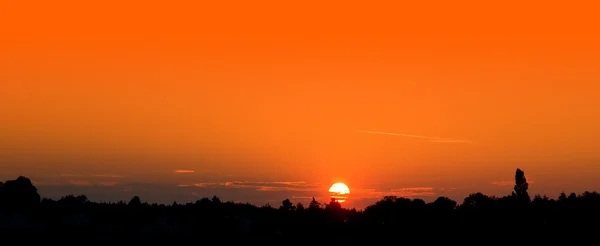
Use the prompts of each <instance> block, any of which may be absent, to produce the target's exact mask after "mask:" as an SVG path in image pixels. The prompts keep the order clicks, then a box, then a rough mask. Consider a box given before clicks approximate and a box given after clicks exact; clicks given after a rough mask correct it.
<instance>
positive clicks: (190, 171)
mask: <svg viewBox="0 0 600 246" xmlns="http://www.w3.org/2000/svg"><path fill="white" fill-rule="evenodd" d="M174 172H175V173H195V172H196V171H194V170H175V171H174Z"/></svg>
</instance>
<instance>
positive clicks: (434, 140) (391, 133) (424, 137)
mask: <svg viewBox="0 0 600 246" xmlns="http://www.w3.org/2000/svg"><path fill="white" fill-rule="evenodd" d="M357 132H362V133H369V134H379V135H389V136H399V137H409V138H420V139H426V140H429V142H434V143H468V144H471V143H473V142H471V141H467V140H457V139H445V138H437V137H429V136H420V135H412V134H403V133H395V132H377V131H364V130H357Z"/></svg>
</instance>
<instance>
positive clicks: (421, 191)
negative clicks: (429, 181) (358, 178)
mask: <svg viewBox="0 0 600 246" xmlns="http://www.w3.org/2000/svg"><path fill="white" fill-rule="evenodd" d="M435 195H436V192H435V189H434V188H432V187H408V188H398V189H390V190H386V191H381V190H376V189H353V190H352V191H351V192H350V196H352V197H356V198H359V199H381V198H383V197H384V196H397V197H406V198H416V197H431V196H435Z"/></svg>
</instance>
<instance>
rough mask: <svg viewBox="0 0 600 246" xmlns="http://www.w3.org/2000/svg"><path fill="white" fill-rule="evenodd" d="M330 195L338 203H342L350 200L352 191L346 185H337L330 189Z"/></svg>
mask: <svg viewBox="0 0 600 246" xmlns="http://www.w3.org/2000/svg"><path fill="white" fill-rule="evenodd" d="M329 194H330V195H331V198H333V199H335V200H336V201H337V202H339V203H342V202H345V201H346V200H348V195H350V189H349V188H348V186H347V185H346V184H344V183H335V184H333V185H332V186H331V188H329Z"/></svg>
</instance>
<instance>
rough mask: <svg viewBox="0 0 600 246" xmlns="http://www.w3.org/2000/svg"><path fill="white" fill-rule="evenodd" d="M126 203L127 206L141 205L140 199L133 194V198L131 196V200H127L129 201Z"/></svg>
mask: <svg viewBox="0 0 600 246" xmlns="http://www.w3.org/2000/svg"><path fill="white" fill-rule="evenodd" d="M127 205H129V206H141V205H142V200H141V199H140V198H139V197H138V196H134V197H133V198H131V200H130V201H129V203H128V204H127Z"/></svg>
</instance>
